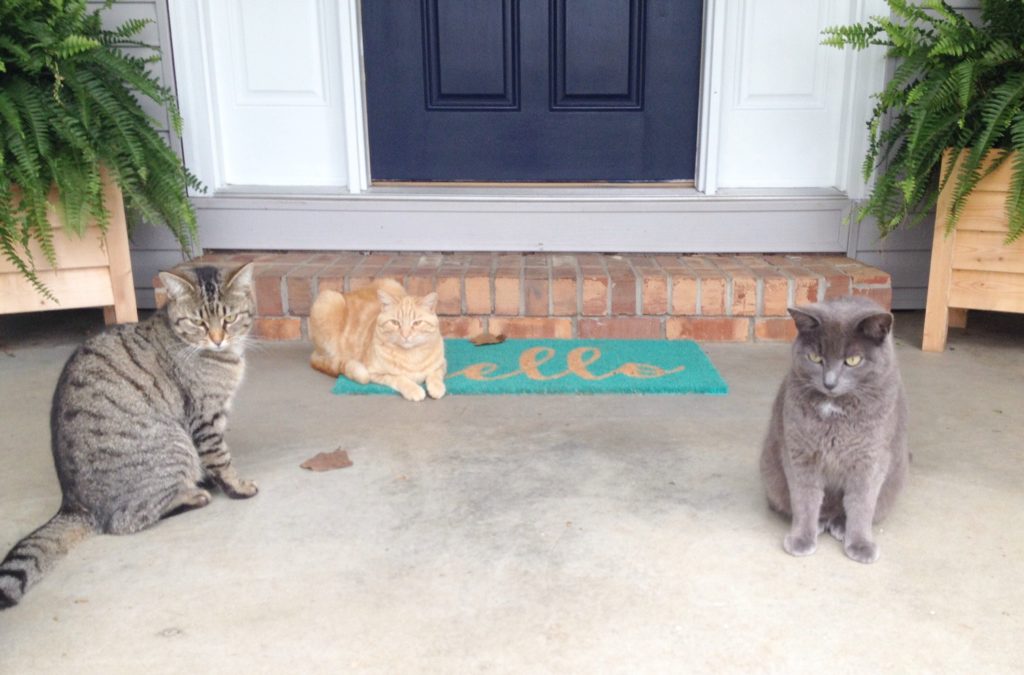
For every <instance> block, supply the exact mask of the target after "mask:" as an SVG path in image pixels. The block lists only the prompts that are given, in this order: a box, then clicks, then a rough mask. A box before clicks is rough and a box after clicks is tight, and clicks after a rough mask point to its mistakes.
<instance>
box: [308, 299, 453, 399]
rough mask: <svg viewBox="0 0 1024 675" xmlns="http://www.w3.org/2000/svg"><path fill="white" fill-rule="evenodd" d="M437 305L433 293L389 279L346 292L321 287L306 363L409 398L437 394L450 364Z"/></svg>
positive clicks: (441, 390)
mask: <svg viewBox="0 0 1024 675" xmlns="http://www.w3.org/2000/svg"><path fill="white" fill-rule="evenodd" d="M436 305H437V294H436V293H428V294H427V295H425V296H423V297H417V296H412V295H407V294H406V293H405V289H404V288H402V285H401V284H400V283H398V282H397V281H393V280H391V279H382V280H380V281H375V282H374V283H372V284H370V285H369V286H364V287H363V288H360V289H359V290H357V291H353V292H351V293H346V294H344V295H342V294H341V293H338V292H336V291H331V290H325V291H322V292H321V293H320V294H319V295H318V296H317V298H316V302H314V303H313V307H312V309H311V310H310V313H309V334H310V338H312V340H313V347H314V351H313V355H312V357H310V363H311V364H312V366H313V367H314V368H316V369H317V370H320V371H322V372H325V373H327V374H328V375H335V376H337V375H340V374H344V375H345V377H347V378H349V379H350V380H353V381H355V382H358V383H360V384H366V383H367V382H376V383H377V384H383V385H386V386H388V387H391V388H392V389H394V390H396V391H397V392H398V393H400V394H401V395H402V396H403V397H405V398H406V399H407V400H409V401H422V400H423V399H424V398H426V394H430V397H431V398H441V397H442V396H444V393H445V386H444V376H445V373H446V372H447V368H448V363H447V362H446V361H445V358H444V340H443V339H442V338H441V332H440V330H439V328H438V323H437V314H436V312H435V307H436ZM423 382H426V385H427V391H426V393H424V391H423V387H422V386H420V385H421V383H423Z"/></svg>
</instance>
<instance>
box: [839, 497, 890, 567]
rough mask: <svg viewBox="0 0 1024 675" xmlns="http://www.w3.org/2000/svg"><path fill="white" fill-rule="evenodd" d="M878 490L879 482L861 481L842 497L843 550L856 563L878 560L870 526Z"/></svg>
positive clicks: (873, 516) (876, 547) (876, 546)
mask: <svg viewBox="0 0 1024 675" xmlns="http://www.w3.org/2000/svg"><path fill="white" fill-rule="evenodd" d="M880 488H881V480H871V481H863V482H861V483H859V484H857V485H855V486H850V487H847V490H846V494H845V495H844V496H843V508H844V510H845V511H846V532H845V536H844V537H843V550H844V551H845V552H846V555H847V556H848V557H850V558H852V559H853V560H856V561H857V562H861V563H873V562H875V561H876V560H878V545H877V544H875V541H874V536H873V535H872V532H871V524H872V522H873V521H874V518H875V504H876V503H877V501H878V491H879V489H880Z"/></svg>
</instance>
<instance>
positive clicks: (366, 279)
mask: <svg viewBox="0 0 1024 675" xmlns="http://www.w3.org/2000/svg"><path fill="white" fill-rule="evenodd" d="M375 280H376V277H375V276H365V275H362V274H355V275H352V276H350V277H349V278H347V279H346V280H345V286H346V287H347V289H348V291H347V292H351V291H357V290H359V289H360V288H363V287H364V286H369V285H370V284H372V283H373V282H374V281H375ZM342 292H346V291H342Z"/></svg>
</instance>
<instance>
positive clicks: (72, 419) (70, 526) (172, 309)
mask: <svg viewBox="0 0 1024 675" xmlns="http://www.w3.org/2000/svg"><path fill="white" fill-rule="evenodd" d="M161 279H163V280H164V284H165V286H166V287H167V289H168V297H169V301H168V304H167V306H166V307H165V308H164V309H163V310H161V311H160V312H157V313H156V314H154V315H153V316H152V317H150V318H149V319H148V320H146V321H144V322H142V323H139V324H135V325H122V326H117V327H115V328H113V329H111V330H109V331H107V332H105V333H102V334H100V335H97V336H95V337H93V338H90V339H89V340H87V341H86V342H85V343H84V344H83V345H82V346H81V347H79V349H78V350H77V351H76V352H75V353H74V354H73V355H72V356H71V358H70V359H68V362H67V364H66V365H65V366H64V371H63V373H62V374H61V377H60V380H59V382H58V383H57V389H56V391H55V392H54V396H53V407H52V409H51V413H50V432H51V439H52V446H53V457H54V463H55V465H56V469H57V476H58V478H59V480H60V485H61V491H62V493H63V502H62V506H61V510H60V511H59V512H58V513H57V515H55V516H54V517H53V518H52V519H51V520H50V521H49V522H48V523H46V524H45V525H43V526H42V527H41V528H39V529H38V530H36V531H35V532H33V533H32V534H30V535H28V536H27V537H25V538H24V539H22V540H21V541H20V542H18V543H17V544H15V545H14V548H12V549H11V551H10V553H8V554H7V556H6V557H5V558H4V560H3V562H0V609H2V608H6V607H11V606H13V605H15V604H17V603H18V602H19V601H20V600H21V598H22V596H23V595H24V594H25V592H26V591H27V590H28V589H29V588H31V587H32V585H33V584H35V583H36V582H37V581H38V580H39V579H40V578H41V577H42V576H43V574H45V573H46V571H47V570H49V569H50V568H51V567H52V566H53V564H54V563H55V562H56V561H57V560H59V559H60V558H61V557H63V555H64V554H65V553H67V551H68V550H69V549H70V548H71V546H73V545H74V544H75V543H77V542H78V541H79V540H81V539H82V538H84V537H86V536H88V535H89V534H91V533H92V532H97V531H99V532H107V533H115V534H128V533H132V532H137V531H139V530H141V529H143V528H146V527H149V526H150V525H153V524H154V523H156V522H157V521H159V520H160V519H161V518H164V517H167V516H168V515H173V514H176V513H180V512H182V511H187V510H190V509H195V508H201V507H203V506H206V505H207V504H209V502H210V493H209V492H207V490H206V489H205V488H206V487H210V486H216V487H219V488H221V489H222V490H223V491H224V492H225V493H226V494H227V495H228V496H230V497H233V498H244V497H252V496H253V495H255V494H256V492H257V489H256V485H255V484H254V483H253V482H251V481H247V480H242V479H241V478H240V477H239V476H238V474H237V473H236V472H235V469H234V467H233V466H232V461H231V453H230V451H229V450H228V447H227V444H226V443H225V442H224V434H225V431H226V429H227V411H228V408H229V406H230V402H231V399H232V397H233V396H234V394H235V392H236V391H237V389H238V385H239V384H240V383H241V380H242V374H243V372H244V367H245V365H244V361H243V359H242V354H243V351H244V347H245V336H246V333H247V332H248V329H249V326H250V324H251V323H252V321H251V317H252V311H253V307H254V304H253V298H252V266H251V265H247V266H245V267H243V268H242V269H241V270H239V271H238V272H237V273H235V274H234V275H233V276H231V277H229V279H230V281H226V280H225V279H224V278H222V277H221V274H220V272H219V271H218V270H217V269H216V268H212V267H206V268H199V269H198V270H195V271H194V272H193V273H192V275H191V277H188V278H186V277H185V276H178V275H172V274H168V273H162V274H161Z"/></svg>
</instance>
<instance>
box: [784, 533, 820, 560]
mask: <svg viewBox="0 0 1024 675" xmlns="http://www.w3.org/2000/svg"><path fill="white" fill-rule="evenodd" d="M782 548H784V549H785V550H786V553H788V554H790V555H795V556H804V555H811V554H812V553H814V552H815V551H816V550H817V548H818V542H817V541H815V539H814V537H809V536H806V535H805V536H800V537H798V536H794V535H792V534H787V535H786V538H785V539H783V540H782Z"/></svg>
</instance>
